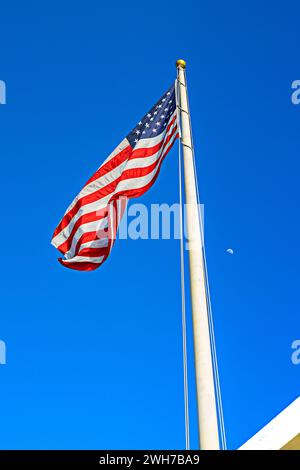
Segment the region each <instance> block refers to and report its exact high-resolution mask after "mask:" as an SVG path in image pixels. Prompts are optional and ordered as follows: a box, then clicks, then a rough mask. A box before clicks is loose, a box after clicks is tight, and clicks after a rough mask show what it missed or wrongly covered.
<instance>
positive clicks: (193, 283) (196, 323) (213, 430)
mask: <svg viewBox="0 0 300 470" xmlns="http://www.w3.org/2000/svg"><path fill="white" fill-rule="evenodd" d="M176 67H177V71H178V77H177V86H178V94H179V98H180V104H179V113H180V118H181V119H180V121H181V143H182V148H183V165H184V186H185V203H186V225H187V237H188V249H189V268H190V288H191V304H192V319H193V335H194V354H195V373H196V388H197V409H198V426H199V444H200V449H201V450H217V449H219V448H220V445H219V432H218V419H217V409H216V398H215V387H214V376H213V365H212V353H211V343H210V332H209V321H208V303H207V296H206V283H205V270H204V258H203V251H202V237H201V227H200V220H199V212H198V201H197V191H196V182H195V170H194V160H193V158H194V157H193V148H192V134H191V127H190V111H189V104H188V98H187V88H186V79H185V67H186V63H185V61H184V60H178V61H177V62H176Z"/></svg>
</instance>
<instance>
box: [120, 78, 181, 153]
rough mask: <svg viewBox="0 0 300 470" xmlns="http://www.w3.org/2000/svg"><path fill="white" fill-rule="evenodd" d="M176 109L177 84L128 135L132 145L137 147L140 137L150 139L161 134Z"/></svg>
mask: <svg viewBox="0 0 300 470" xmlns="http://www.w3.org/2000/svg"><path fill="white" fill-rule="evenodd" d="M175 109H176V97H175V85H174V84H173V85H172V86H171V87H170V88H169V90H168V91H167V92H166V93H165V94H164V95H163V96H162V97H161V99H160V100H159V101H158V102H157V103H156V104H155V105H154V106H153V108H151V109H150V111H149V112H148V113H147V114H146V115H145V116H144V117H143V119H142V120H141V121H140V122H139V123H138V125H137V126H136V127H135V128H134V129H133V130H132V131H131V132H130V134H128V135H127V139H128V141H129V143H130V145H131V147H133V148H134V147H135V146H136V144H137V143H138V141H139V140H140V139H148V138H151V137H156V136H158V135H159V134H161V133H162V132H163V131H164V130H165V128H166V126H167V124H168V121H169V119H170V117H171V116H172V114H173V113H174V111H175Z"/></svg>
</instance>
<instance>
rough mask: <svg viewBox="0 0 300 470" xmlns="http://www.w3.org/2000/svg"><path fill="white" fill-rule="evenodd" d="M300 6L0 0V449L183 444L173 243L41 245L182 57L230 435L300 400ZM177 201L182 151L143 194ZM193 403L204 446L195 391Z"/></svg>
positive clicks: (244, 434) (240, 438) (236, 436)
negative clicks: (90, 263) (101, 258)
mask: <svg viewBox="0 0 300 470" xmlns="http://www.w3.org/2000/svg"><path fill="white" fill-rule="evenodd" d="M183 8H184V10H183ZM299 13H300V7H299V3H298V5H297V2H296V1H289V2H284V3H281V4H280V2H271V1H265V2H261V1H258V0H255V1H253V0H252V1H251V2H250V1H248V2H242V3H241V2H239V1H227V2H221V1H217V2H209V1H200V2H192V1H189V0H187V1H185V2H180V1H177V0H176V1H173V2H160V3H159V4H157V3H153V2H152V3H147V4H145V3H141V2H137V1H128V2H96V1H89V0H87V1H85V2H83V3H82V2H77V1H72V2H69V1H64V2H61V1H60V2H58V1H57V0H52V1H51V2H44V3H43V4H41V2H37V1H31V2H16V1H14V0H12V1H10V2H2V5H1V11H0V15H1V29H0V44H1V59H0V60H1V61H0V79H1V80H5V81H6V83H7V104H6V105H5V106H0V154H1V164H2V169H1V175H2V177H1V191H2V205H1V221H2V222H1V223H2V230H1V232H0V242H1V247H2V250H1V271H0V278H1V282H0V289H1V295H0V299H1V300H0V302H1V319H0V339H2V340H4V341H5V342H6V344H7V365H5V366H0V384H1V385H0V403H1V431H0V442H1V444H0V445H1V448H3V449H5V448H6V449H15V448H23V449H33V448H40V449H41V448H46V449H51V448H54V449H61V448H69V449H88V448H119V449H126V448H173V449H175V448H183V447H184V416H183V390H182V389H183V385H182V365H181V329H180V328H181V319H180V315H181V313H180V290H179V287H180V284H179V246H178V241H157V240H152V241H151V240H148V241H145V240H143V241H130V240H129V241H119V242H117V243H116V245H115V248H114V250H113V253H112V255H111V257H110V259H109V260H108V261H107V262H106V263H105V264H104V265H103V267H101V268H100V269H98V270H97V271H95V272H90V273H80V272H74V271H71V270H67V269H64V268H63V267H62V266H61V265H60V264H59V263H58V262H57V261H56V258H57V252H56V250H55V249H54V248H53V247H52V246H51V245H50V238H51V235H52V232H53V229H54V228H55V226H56V225H57V223H58V221H59V220H60V217H61V216H62V214H63V212H64V211H65V209H66V207H67V206H68V204H69V203H70V202H71V200H72V199H73V197H74V196H75V195H76V193H77V192H78V190H79V189H80V188H81V186H82V185H83V184H84V183H85V181H86V180H87V178H88V177H89V176H91V174H92V173H93V172H94V170H95V169H96V168H97V167H98V166H99V165H100V164H101V162H102V161H103V160H104V159H105V158H106V156H107V155H108V154H109V153H110V152H111V151H112V150H113V149H114V148H115V146H116V145H117V144H118V143H119V142H120V141H121V140H122V139H123V137H125V135H126V134H127V133H128V131H130V130H131V128H132V127H133V126H134V125H136V123H137V121H138V120H139V119H140V117H142V116H143V114H144V113H145V112H146V111H147V110H148V108H149V107H151V106H152V105H153V104H154V102H155V101H156V100H157V99H158V98H159V97H160V96H161V94H162V93H163V92H164V91H165V90H166V89H167V87H168V86H170V84H171V82H172V80H174V78H175V72H176V71H175V66H174V62H175V61H176V59H177V58H179V57H183V58H185V59H186V60H187V63H188V69H187V72H188V80H189V89H190V99H191V110H192V119H193V128H194V139H195V145H196V157H197V162H198V170H199V171H198V173H199V180H200V185H201V196H202V202H203V203H204V204H205V215H206V218H205V226H206V244H207V256H208V265H209V278H210V283H211V291H212V292H211V293H212V301H213V310H214V318H215V327H216V340H217V348H218V356H219V366H220V376H221V386H222V391H223V401H224V414H225V424H226V429H227V437H228V445H229V447H230V448H236V447H238V446H239V445H241V444H242V443H243V442H244V441H245V440H246V439H248V438H250V437H251V436H252V435H253V434H254V433H255V432H256V431H257V430H259V429H260V428H261V427H262V426H263V425H264V424H265V423H266V422H268V420H270V419H271V418H272V417H273V416H274V415H275V414H276V413H278V412H279V411H281V410H282V409H283V408H284V407H285V406H287V405H288V404H289V403H290V402H291V401H292V400H293V399H295V398H296V397H297V396H298V395H299V384H300V365H299V366H298V367H297V366H295V365H293V364H292V362H291V360H290V356H291V352H292V351H291V343H292V341H293V340H295V339H299V338H300V322H299V307H300V301H299V229H300V222H299V200H300V196H299V170H300V163H299V149H300V143H299V125H300V106H295V105H292V103H291V99H290V95H291V82H292V81H293V80H296V79H300V66H299V58H298V46H299V42H300V33H299ZM176 201H178V179H177V151H176V147H175V149H173V150H172V152H171V153H169V155H168V157H167V159H166V161H165V163H164V165H163V168H162V171H161V174H160V177H159V179H158V181H157V183H156V184H155V185H154V186H153V188H152V189H151V190H150V191H149V192H148V193H147V194H146V195H145V196H144V197H143V198H142V200H140V202H145V203H147V204H150V203H161V202H169V203H174V202H176ZM229 247H230V248H233V249H234V252H235V253H234V255H233V256H231V255H228V254H226V249H227V248H229ZM190 386H191V388H192V387H193V377H192V375H191V377H190ZM191 414H192V432H193V439H192V445H193V447H194V448H195V447H196V445H197V439H196V432H195V403H194V395H193V394H192V403H191Z"/></svg>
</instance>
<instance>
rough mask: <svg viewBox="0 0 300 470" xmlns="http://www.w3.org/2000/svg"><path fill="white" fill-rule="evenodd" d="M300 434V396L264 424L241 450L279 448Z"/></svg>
mask: <svg viewBox="0 0 300 470" xmlns="http://www.w3.org/2000/svg"><path fill="white" fill-rule="evenodd" d="M298 434H300V397H298V398H297V399H296V400H295V401H293V402H292V403H291V404H290V405H289V406H288V407H287V408H285V410H283V411H282V412H281V413H279V414H278V415H277V416H276V417H275V418H274V419H272V421H270V422H269V423H268V424H267V425H266V426H264V427H263V428H262V429H261V430H260V431H258V433H256V434H255V435H254V436H253V437H251V439H249V440H248V441H247V442H245V444H243V445H242V446H241V447H240V449H239V450H279V449H282V447H284V446H285V445H286V444H287V443H288V442H290V441H291V440H292V439H294V438H295V437H296V436H297V435H298Z"/></svg>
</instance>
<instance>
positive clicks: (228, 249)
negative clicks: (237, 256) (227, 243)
mask: <svg viewBox="0 0 300 470" xmlns="http://www.w3.org/2000/svg"><path fill="white" fill-rule="evenodd" d="M226 253H228V254H229V255H233V253H234V251H233V249H232V248H227V250H226Z"/></svg>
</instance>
